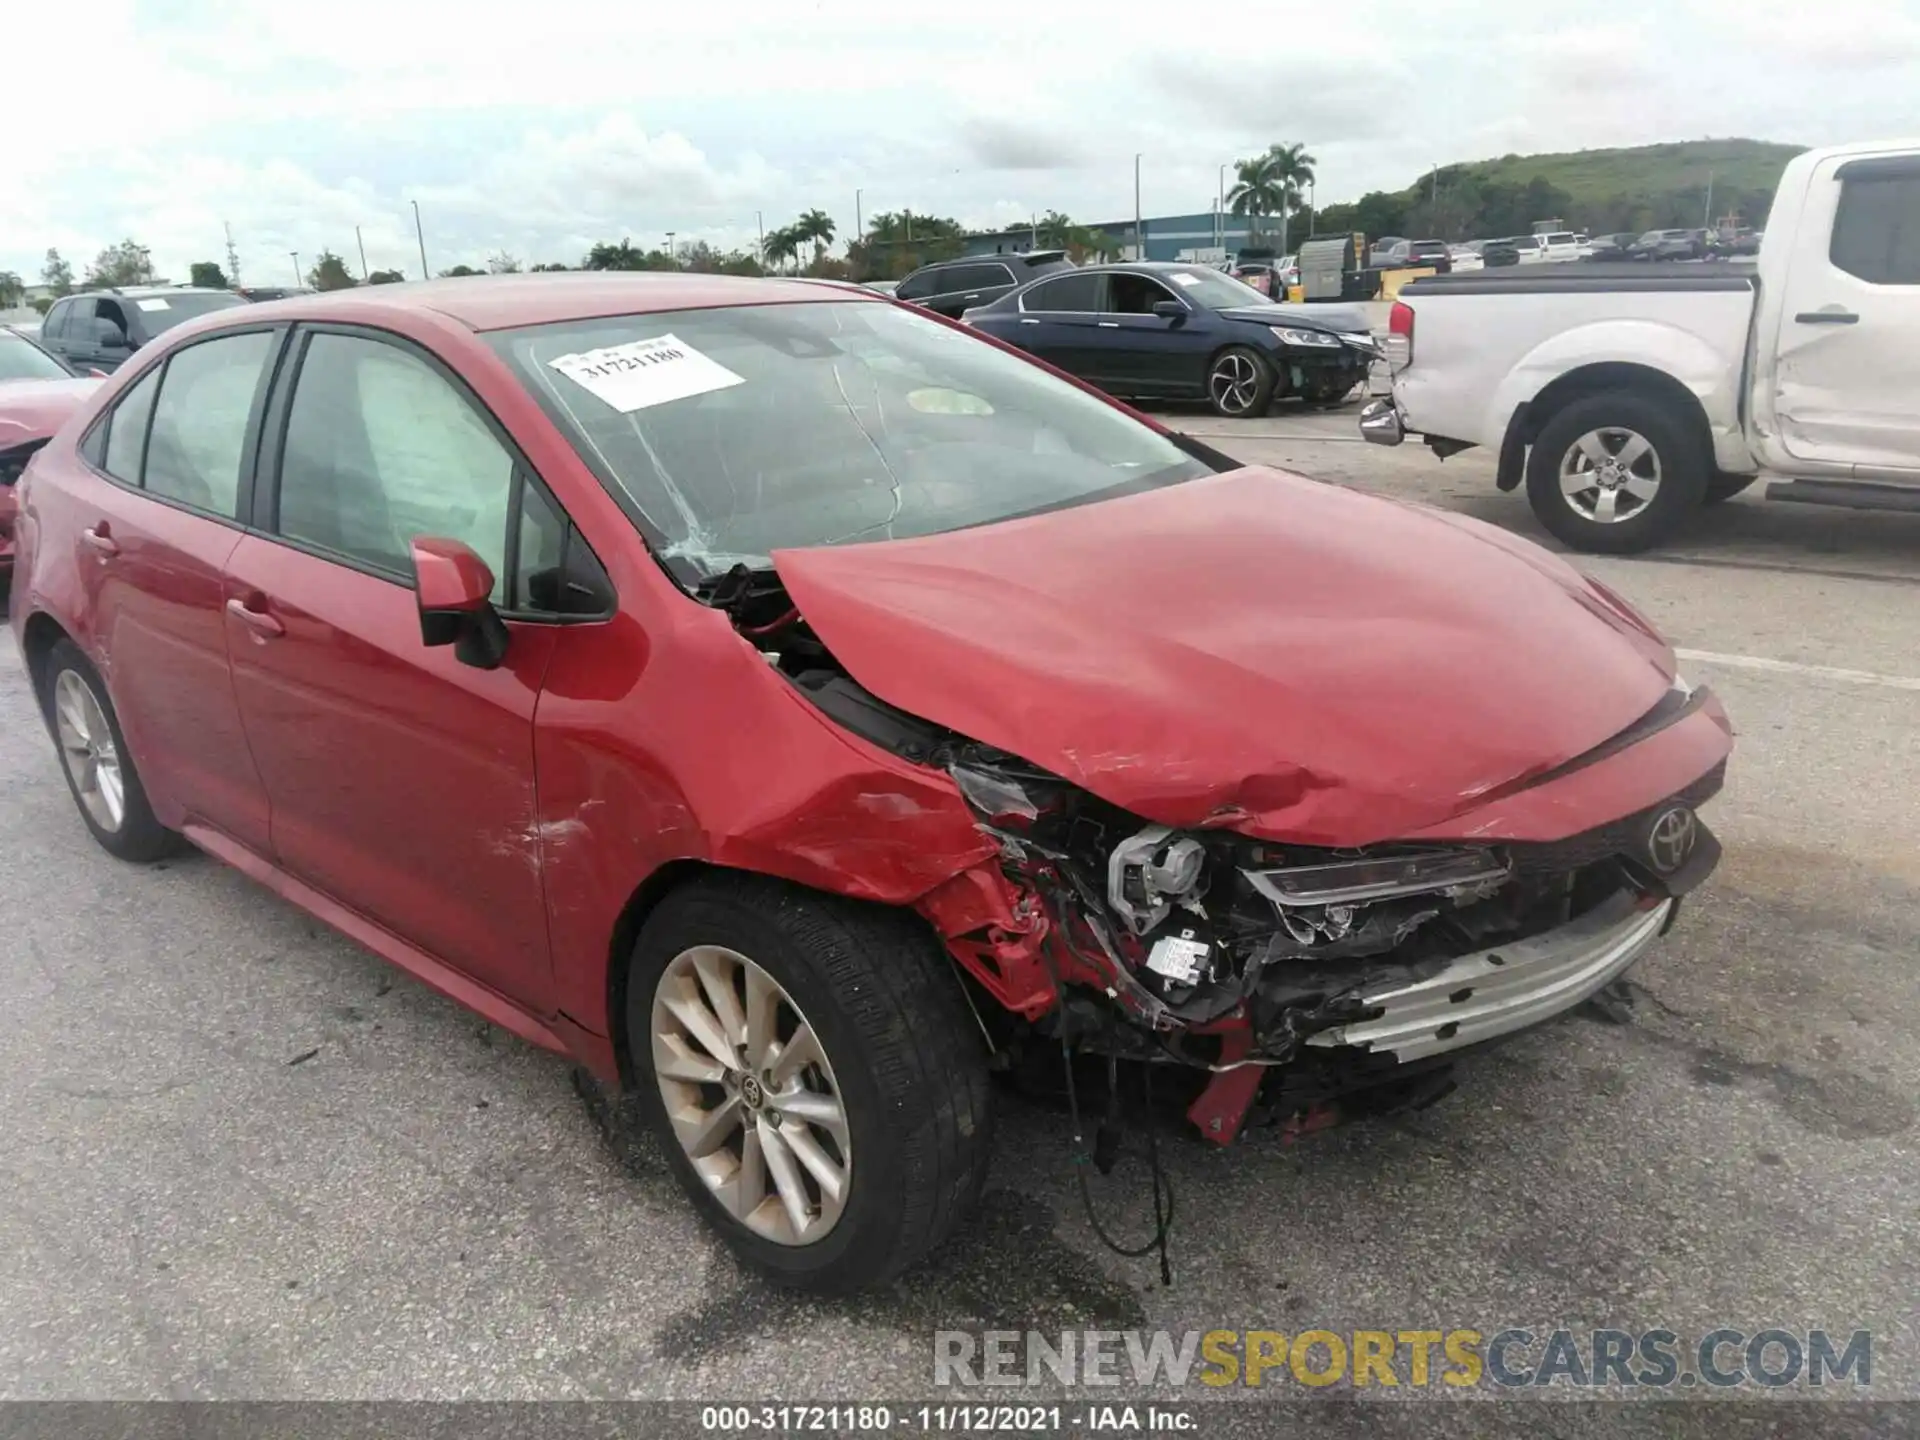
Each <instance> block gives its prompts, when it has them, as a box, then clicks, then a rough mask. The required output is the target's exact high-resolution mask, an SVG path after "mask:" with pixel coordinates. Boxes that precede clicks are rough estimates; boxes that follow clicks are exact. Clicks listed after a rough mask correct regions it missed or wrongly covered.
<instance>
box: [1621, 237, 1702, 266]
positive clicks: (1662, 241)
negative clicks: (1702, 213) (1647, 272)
mask: <svg viewBox="0 0 1920 1440" xmlns="http://www.w3.org/2000/svg"><path fill="white" fill-rule="evenodd" d="M1706 253H1707V237H1706V233H1705V232H1704V231H1701V230H1649V231H1647V232H1646V233H1645V234H1644V235H1642V236H1641V237H1640V238H1639V239H1637V240H1635V241H1634V242H1633V245H1632V247H1631V250H1630V255H1631V258H1633V259H1635V260H1699V259H1701V258H1703V257H1704V256H1705V255H1706Z"/></svg>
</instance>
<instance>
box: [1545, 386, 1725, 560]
mask: <svg viewBox="0 0 1920 1440" xmlns="http://www.w3.org/2000/svg"><path fill="white" fill-rule="evenodd" d="M1594 432H1608V433H1619V434H1624V435H1632V436H1638V437H1640V438H1641V439H1644V440H1645V441H1646V442H1647V443H1648V451H1647V452H1643V454H1642V458H1641V459H1640V460H1639V461H1638V462H1636V463H1637V464H1639V465H1642V466H1645V465H1647V464H1648V461H1647V460H1646V458H1645V457H1646V455H1647V454H1649V453H1650V455H1651V465H1652V466H1654V467H1657V470H1655V471H1654V473H1655V474H1657V476H1658V482H1657V485H1656V486H1655V487H1654V489H1653V493H1652V494H1651V495H1650V496H1648V497H1647V498H1646V499H1645V500H1644V501H1640V502H1639V503H1637V504H1636V505H1635V508H1634V509H1633V510H1632V511H1631V512H1630V513H1628V514H1626V515H1624V516H1619V512H1618V511H1617V509H1616V511H1615V512H1614V513H1615V514H1616V516H1618V518H1615V519H1613V520H1601V519H1596V518H1594V517H1593V516H1592V515H1589V514H1587V513H1585V512H1584V511H1583V510H1582V509H1580V508H1577V506H1578V504H1579V502H1577V501H1576V500H1575V499H1573V498H1571V497H1570V496H1568V495H1567V494H1564V493H1562V490H1561V467H1562V466H1563V464H1571V463H1573V460H1574V452H1575V451H1576V449H1577V448H1578V447H1579V446H1580V444H1581V442H1582V440H1583V439H1585V438H1586V437H1588V436H1590V435H1592V434H1593V433H1594ZM1711 473H1712V472H1711V464H1710V457H1709V456H1708V454H1707V451H1706V446H1705V444H1704V440H1703V437H1700V436H1698V435H1696V434H1695V432H1694V428H1693V427H1692V426H1691V425H1690V424H1688V423H1687V421H1686V419H1685V418H1684V417H1682V416H1681V415H1680V414H1679V413H1677V411H1676V409H1675V407H1674V406H1673V405H1671V404H1670V403H1668V402H1666V401H1663V400H1660V399H1657V398H1655V397H1653V396H1650V395H1644V394H1641V393H1639V392H1638V391H1632V390H1609V391H1606V392H1603V393H1602V394H1599V395H1588V396H1585V397H1583V398H1581V399H1578V400H1575V401H1572V402H1571V403H1570V404H1568V405H1567V406H1566V407H1565V408H1563V409H1561V410H1560V411H1558V412H1557V413H1556V414H1555V415H1554V416H1553V418H1552V419H1550V420H1549V421H1548V422H1547V423H1546V426H1545V428H1543V429H1542V430H1541V432H1540V434H1539V435H1538V437H1536V438H1535V440H1534V442H1533V452H1532V454H1530V455H1529V456H1528V457H1527V500H1528V502H1529V503H1530V504H1531V505H1532V506H1533V513H1534V514H1535V515H1536V516H1537V517H1538V518H1539V520H1540V523H1541V524H1542V525H1544V526H1546V527H1547V529H1548V530H1549V531H1551V532H1552V533H1553V534H1554V535H1555V536H1556V537H1557V538H1558V539H1560V540H1561V541H1563V542H1565V543H1566V544H1567V545H1568V546H1570V547H1571V548H1573V549H1575V550H1585V551H1589V552H1594V553H1598V554H1605V555H1626V554H1632V553H1633V552H1635V551H1639V550H1645V549H1648V548H1649V547H1651V546H1654V545H1657V544H1659V543H1660V542H1661V541H1663V540H1665V539H1666V538H1667V537H1668V536H1669V535H1671V534H1672V533H1673V531H1674V529H1675V528H1676V527H1677V526H1678V525H1679V524H1680V522H1681V521H1682V520H1683V519H1685V518H1686V517H1687V516H1688V515H1690V514H1692V513H1693V512H1694V511H1695V510H1697V509H1699V507H1700V504H1701V502H1702V501H1703V500H1704V499H1705V496H1706V490H1707V480H1708V477H1709V475H1710V474H1711ZM1634 478H1638V477H1637V476H1636V477H1634ZM1595 493H1596V494H1597V488H1596V492H1595ZM1630 498H1632V499H1636V500H1637V499H1638V497H1637V496H1631V495H1630ZM1620 503H1625V502H1620Z"/></svg>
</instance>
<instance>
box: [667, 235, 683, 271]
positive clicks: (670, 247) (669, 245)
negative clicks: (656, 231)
mask: <svg viewBox="0 0 1920 1440" xmlns="http://www.w3.org/2000/svg"><path fill="white" fill-rule="evenodd" d="M674 234H675V232H674V231H672V230H669V231H667V259H669V260H673V261H674V264H676V265H678V264H679V263H680V262H679V261H678V260H674V254H673V237H674Z"/></svg>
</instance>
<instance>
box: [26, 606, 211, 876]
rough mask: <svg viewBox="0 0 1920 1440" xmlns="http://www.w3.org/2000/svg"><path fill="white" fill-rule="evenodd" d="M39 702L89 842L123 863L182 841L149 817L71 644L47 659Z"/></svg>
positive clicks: (94, 677) (103, 694)
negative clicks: (44, 712)
mask: <svg viewBox="0 0 1920 1440" xmlns="http://www.w3.org/2000/svg"><path fill="white" fill-rule="evenodd" d="M45 674H46V683H45V687H44V689H43V691H42V701H43V703H44V704H45V706H46V712H47V720H48V724H49V727H50V728H51V729H52V731H53V741H54V744H55V745H57V746H58V747H59V749H60V767H61V769H62V771H63V772H64V773H65V774H66V777H67V788H68V790H70V791H72V792H73V803H74V804H75V805H76V806H77V807H78V808H79V810H80V818H81V819H82V820H84V821H85V822H86V826H87V829H89V830H91V831H92V832H93V838H94V839H95V840H97V841H99V842H100V845H101V848H103V849H104V850H106V851H107V853H108V854H110V855H115V856H118V857H119V858H120V859H122V860H158V859H160V858H162V857H163V856H166V855H171V854H174V853H175V852H177V851H178V850H180V849H181V848H182V847H183V846H184V844H185V842H184V841H183V840H182V839H181V838H180V836H178V835H177V834H175V833H174V832H173V831H171V830H169V829H167V828H166V827H165V826H163V825H162V824H161V823H160V822H159V821H158V820H156V819H154V817H153V807H152V806H151V805H149V804H148V803H147V791H146V787H145V786H143V785H142V784H141V783H140V775H139V772H138V771H136V770H135V769H134V767H133V757H132V756H131V755H129V754H128V753H127V743H126V740H125V739H124V737H122V735H121V734H120V722H119V719H118V718H117V717H116V716H115V715H114V713H113V702H112V701H111V700H109V699H108V698H107V687H106V686H105V685H103V684H102V683H101V682H100V674H99V672H98V671H96V670H95V669H94V668H93V665H92V663H91V662H89V661H88V659H87V657H86V656H84V655H82V654H81V653H80V650H79V648H78V647H77V646H76V645H74V644H73V642H72V641H70V640H62V641H60V642H59V643H58V644H56V645H55V646H54V647H53V649H52V651H51V652H50V653H49V654H48V656H47V666H46V672H45Z"/></svg>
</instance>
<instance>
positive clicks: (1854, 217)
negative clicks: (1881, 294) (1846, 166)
mask: <svg viewBox="0 0 1920 1440" xmlns="http://www.w3.org/2000/svg"><path fill="white" fill-rule="evenodd" d="M1828 253H1829V256H1830V258H1831V259H1832V261H1833V263H1834V264H1835V265H1836V266H1838V267H1839V268H1840V269H1842V270H1844V271H1846V272H1847V273H1848V274H1849V275H1852V276H1854V277H1856V278H1857V279H1861V280H1865V281H1866V282H1867V283H1868V284H1869V285H1920V172H1916V173H1913V174H1907V175H1886V176H1878V175H1872V176H1864V177H1862V178H1860V179H1857V180H1856V179H1853V178H1851V177H1849V178H1847V179H1846V180H1844V181H1842V182H1841V187H1840V207H1839V209H1838V210H1837V211H1835V213H1834V217H1833V241H1832V245H1831V248H1830V250H1829V252H1828Z"/></svg>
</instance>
